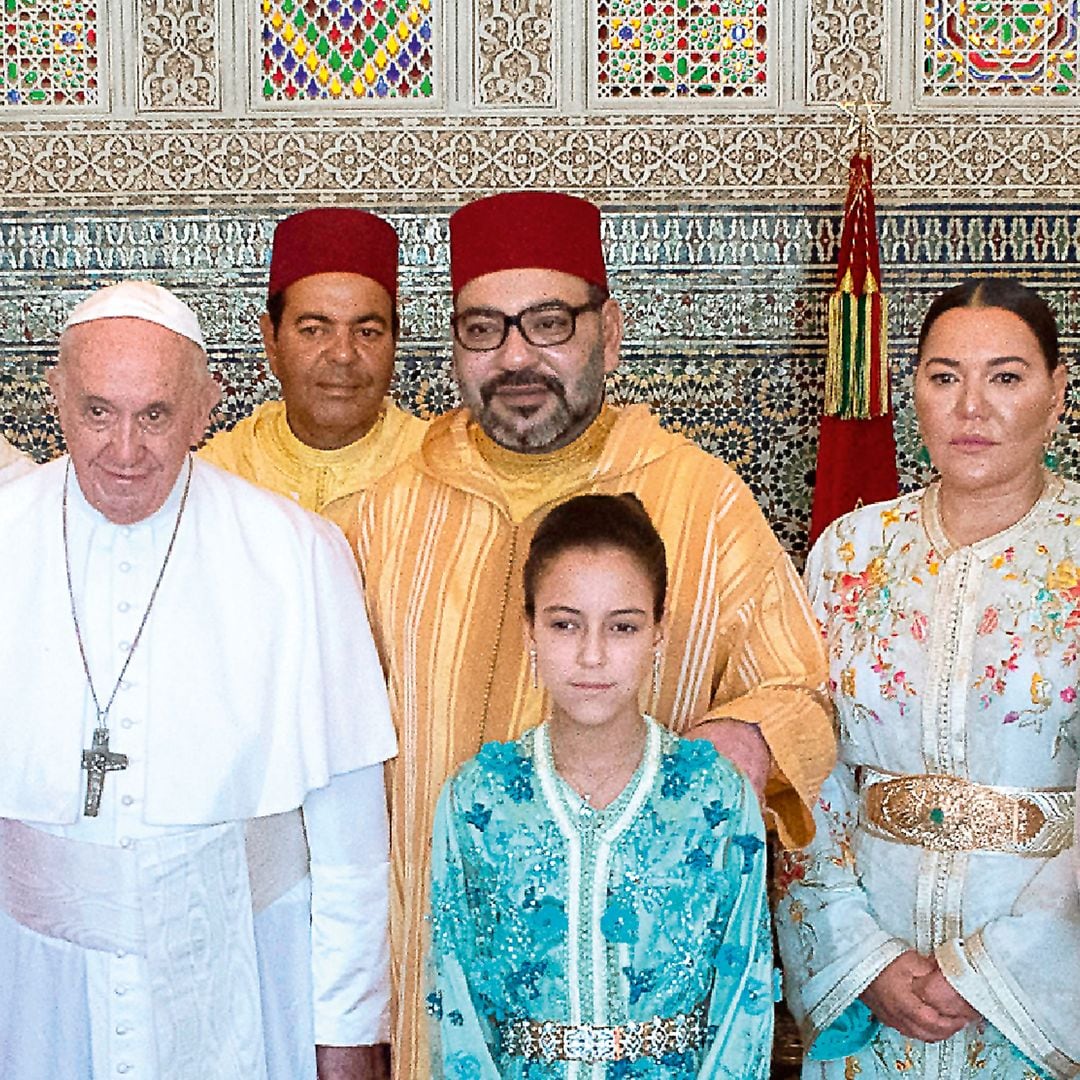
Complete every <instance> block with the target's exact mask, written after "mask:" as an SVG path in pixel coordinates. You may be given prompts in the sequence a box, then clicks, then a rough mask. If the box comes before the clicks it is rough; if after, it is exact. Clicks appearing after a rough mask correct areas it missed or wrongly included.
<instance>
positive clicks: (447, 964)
mask: <svg viewBox="0 0 1080 1080" xmlns="http://www.w3.org/2000/svg"><path fill="white" fill-rule="evenodd" d="M647 725H648V730H647V738H646V747H645V752H644V755H643V758H642V762H641V765H640V766H639V767H638V770H637V772H636V773H635V774H634V776H633V777H632V779H631V780H630V782H629V784H628V785H627V787H626V789H625V790H624V791H623V792H622V794H621V795H620V796H619V797H618V798H617V799H616V800H615V801H614V802H613V803H612V804H611V805H610V806H608V807H606V808H605V809H603V810H599V811H597V810H593V809H592V808H590V807H589V806H588V804H587V803H585V802H584V801H583V800H582V799H581V798H580V797H579V796H578V795H577V794H576V792H574V791H573V789H572V788H571V787H570V786H569V785H568V784H566V783H565V781H563V780H562V779H561V778H560V777H559V775H558V774H557V773H556V771H555V768H554V765H553V763H552V756H551V744H550V741H549V737H548V730H547V725H544V724H542V725H541V726H540V727H538V728H535V729H533V730H532V731H529V732H527V733H526V734H525V735H524V736H523V737H522V738H521V739H519V740H518V741H517V742H514V743H489V744H488V745H486V746H485V747H484V748H483V749H482V750H481V751H480V753H479V754H478V755H477V756H476V757H475V758H473V759H472V760H471V761H469V762H467V763H466V764H465V766H464V767H463V768H462V769H461V770H460V771H459V772H458V773H457V775H456V776H454V777H453V778H452V779H451V780H450V781H449V782H448V783H447V785H446V787H445V788H444V790H443V793H442V797H441V799H440V802H439V807H438V811H437V815H436V819H435V842H434V852H433V865H432V880H433V885H432V946H431V967H432V971H433V980H434V988H433V990H432V993H431V994H430V995H429V997H428V1011H429V1013H430V1014H431V1017H432V1021H433V1039H432V1043H433V1051H432V1054H433V1070H432V1072H433V1076H434V1077H436V1078H439V1077H447V1078H452V1080H495V1078H497V1077H506V1078H512V1080H541V1078H542V1080H560V1078H565V1080H616V1078H618V1080H630V1078H656V1080H660V1078H664V1080H679V1078H685V1080H689V1078H692V1077H701V1078H706V1077H709V1078H712V1077H716V1078H720V1077H738V1078H739V1080H754V1078H763V1077H766V1076H767V1075H768V1071H769V1052H770V1044H771V1037H772V1002H773V993H772V985H773V967H772V964H773V960H772V945H771V939H770V920H769V911H768V906H767V903H766V899H765V848H764V834H763V829H762V822H761V814H760V812H759V809H758V803H757V799H756V798H755V796H754V793H753V791H752V790H751V788H750V787H749V785H748V783H747V782H746V780H745V779H744V778H743V777H742V776H741V774H739V773H738V772H737V771H736V770H735V769H734V768H732V767H731V766H730V765H729V764H728V763H727V762H726V761H725V760H724V759H722V758H721V757H720V756H719V755H718V754H717V753H716V752H715V750H714V749H713V747H712V746H711V745H710V744H709V743H707V742H701V741H687V740H683V739H680V738H679V737H677V736H675V735H673V734H672V733H670V732H668V731H666V730H663V729H661V728H660V727H659V726H658V725H657V724H655V723H654V722H653V721H651V720H648V721H647ZM699 1006H701V1007H702V1008H703V1010H704V1012H705V1015H706V1017H707V1034H706V1038H705V1040H704V1043H703V1045H701V1046H699V1047H696V1048H691V1049H684V1050H683V1051H682V1052H676V1051H671V1052H668V1053H667V1054H665V1055H664V1056H663V1057H662V1058H661V1059H660V1060H659V1061H658V1060H655V1059H651V1058H639V1059H638V1060H636V1061H620V1062H607V1063H593V1064H589V1063H586V1062H580V1061H578V1062H567V1061H553V1062H545V1061H536V1060H526V1059H525V1058H523V1057H520V1056H511V1055H509V1054H506V1053H504V1052H503V1051H502V1050H501V1049H500V1046H501V1041H502V1039H503V1038H504V1035H505V1031H506V1027H505V1025H506V1024H507V1023H508V1022H510V1021H513V1020H515V1019H523V1018H524V1019H529V1020H535V1021H554V1022H556V1023H560V1024H596V1025H603V1026H607V1027H611V1026H619V1025H625V1024H627V1022H631V1021H648V1020H651V1019H653V1018H654V1017H665V1018H670V1017H675V1016H676V1015H678V1014H689V1013H691V1012H693V1011H694V1010H695V1008H697V1007H699Z"/></svg>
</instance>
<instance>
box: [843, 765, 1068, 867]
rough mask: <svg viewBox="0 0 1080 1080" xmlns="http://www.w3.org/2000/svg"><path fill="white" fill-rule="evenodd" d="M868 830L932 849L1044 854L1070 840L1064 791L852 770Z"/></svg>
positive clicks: (1066, 797) (1052, 853) (1055, 852)
mask: <svg viewBox="0 0 1080 1080" xmlns="http://www.w3.org/2000/svg"><path fill="white" fill-rule="evenodd" d="M856 777H857V780H858V784H859V789H860V818H861V820H862V823H863V825H864V826H866V828H867V829H868V831H870V832H871V833H874V834H875V835H878V836H882V837H885V838H886V839H889V840H895V841H897V842H898V843H901V844H913V845H916V846H918V847H925V848H929V849H930V850H932V851H953V852H955V851H1002V852H1008V853H1010V854H1013V855H1038V856H1050V855H1056V854H1057V853H1058V852H1059V851H1063V850H1064V849H1065V848H1067V847H1068V846H1069V845H1070V844H1071V843H1072V836H1073V814H1074V809H1075V801H1076V796H1075V792H1074V791H1073V790H1072V789H1071V788H1012V787H991V786H990V785H989V784H975V783H972V782H971V781H970V780H964V779H962V778H960V777H958V776H944V775H923V776H897V775H895V774H891V773H882V772H878V771H877V770H875V769H872V768H869V767H868V766H865V765H862V766H860V767H859V768H858V769H857V770H856Z"/></svg>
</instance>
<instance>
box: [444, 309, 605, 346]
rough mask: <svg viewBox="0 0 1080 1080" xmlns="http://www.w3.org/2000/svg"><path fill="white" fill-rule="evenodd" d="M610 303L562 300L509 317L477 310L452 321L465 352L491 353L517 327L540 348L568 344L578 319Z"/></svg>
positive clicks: (498, 312) (460, 313)
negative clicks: (574, 302)
mask: <svg viewBox="0 0 1080 1080" xmlns="http://www.w3.org/2000/svg"><path fill="white" fill-rule="evenodd" d="M606 302H607V301H606V300H597V301H593V302H591V303H588V304H579V305H578V306H577V307H571V306H570V305H569V304H564V303H563V302H562V301H561V300H552V301H551V302H549V303H545V304H536V305H535V306H533V307H527V308H525V309H524V310H523V311H519V312H518V313H517V314H516V315H507V314H506V313H505V312H504V311H493V310H491V309H490V308H474V309H469V310H467V311H462V312H459V313H458V314H457V315H455V316H454V317H453V318H452V319H451V320H450V325H451V326H452V327H453V328H454V337H455V338H456V339H457V342H458V344H459V345H460V346H461V347H462V348H463V349H468V350H469V351H470V352H491V351H492V350H493V349H498V348H499V347H500V346H501V345H502V343H503V342H504V341H505V340H506V335H507V334H509V333H510V327H511V326H516V327H517V328H518V333H519V334H521V336H522V337H523V338H524V339H525V340H526V341H527V342H528V343H529V344H530V345H537V346H540V347H544V346H548V345H564V344H565V343H566V342H568V341H569V340H570V339H571V338H572V337H573V336H574V333H575V331H576V330H577V318H578V316H579V315H584V314H585V312H586V311H599V310H600V309H601V308H602V307H603V306H604V304H605V303H606Z"/></svg>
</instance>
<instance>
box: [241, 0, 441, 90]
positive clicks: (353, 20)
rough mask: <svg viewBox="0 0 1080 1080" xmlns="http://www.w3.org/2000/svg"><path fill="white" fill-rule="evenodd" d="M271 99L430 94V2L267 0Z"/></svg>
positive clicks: (265, 68)
mask: <svg viewBox="0 0 1080 1080" xmlns="http://www.w3.org/2000/svg"><path fill="white" fill-rule="evenodd" d="M261 10H262V32H261V38H262V96H263V98H264V100H266V101H268V102H275V103H278V104H288V103H289V102H292V101H297V102H303V101H315V100H329V101H350V100H352V101H355V100H363V99H364V98H376V99H377V98H430V97H432V95H433V93H434V89H433V86H432V40H431V38H432V18H431V0H262V7H261Z"/></svg>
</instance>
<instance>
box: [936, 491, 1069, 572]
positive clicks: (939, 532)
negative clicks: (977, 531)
mask: <svg viewBox="0 0 1080 1080" xmlns="http://www.w3.org/2000/svg"><path fill="white" fill-rule="evenodd" d="M1044 475H1045V478H1046V482H1045V483H1044V484H1043V489H1042V493H1041V494H1040V495H1039V497H1038V498H1037V499H1036V500H1035V502H1034V503H1032V504H1031V507H1030V508H1029V509H1028V511H1027V513H1026V514H1024V516H1023V517H1022V518H1020V519H1019V520H1018V521H1015V522H1013V524H1012V525H1010V526H1008V527H1007V528H1005V529H1002V530H1001V531H1000V532H996V533H991V534H990V536H984V537H983V538H982V539H981V540H976V541H975V542H974V543H971V544H954V543H953V542H952V541H951V540H950V539H949V537H948V534H947V533H946V532H945V525H944V523H943V522H942V520H941V481H940V480H935V481H934V482H933V483H932V484H930V485H929V487H927V488H926V490H925V491H924V492H923V494H922V498H921V499H920V500H919V506H920V510H921V514H922V523H923V528H924V529H925V531H926V535H927V538H928V539H929V541H930V544H931V545H932V547H933V548H934V550H935V551H936V552H937V553H938V554H939V555H940V556H941V558H943V559H947V558H949V556H950V555H952V554H954V553H955V552H957V551H964V550H965V549H966V550H970V551H971V552H972V553H973V554H974V555H975V556H976V557H977V558H980V559H982V558H986V557H988V556H990V555H992V554H993V553H995V552H997V551H998V550H999V549H1000V548H1001V547H1002V546H1003V545H1004V546H1005V547H1008V546H1010V544H1013V543H1015V542H1016V540H1017V539H1018V538H1019V537H1020V536H1021V535H1022V534H1023V533H1024V532H1026V531H1027V529H1028V528H1029V527H1030V526H1031V524H1032V522H1033V521H1034V520H1035V519H1036V518H1040V517H1041V516H1042V514H1043V508H1044V507H1045V506H1046V505H1047V504H1048V503H1051V502H1054V501H1055V500H1056V499H1058V498H1059V497H1060V496H1061V493H1062V491H1064V490H1065V482H1064V481H1063V480H1062V479H1061V477H1060V476H1058V475H1057V473H1052V472H1046V473H1044Z"/></svg>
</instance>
